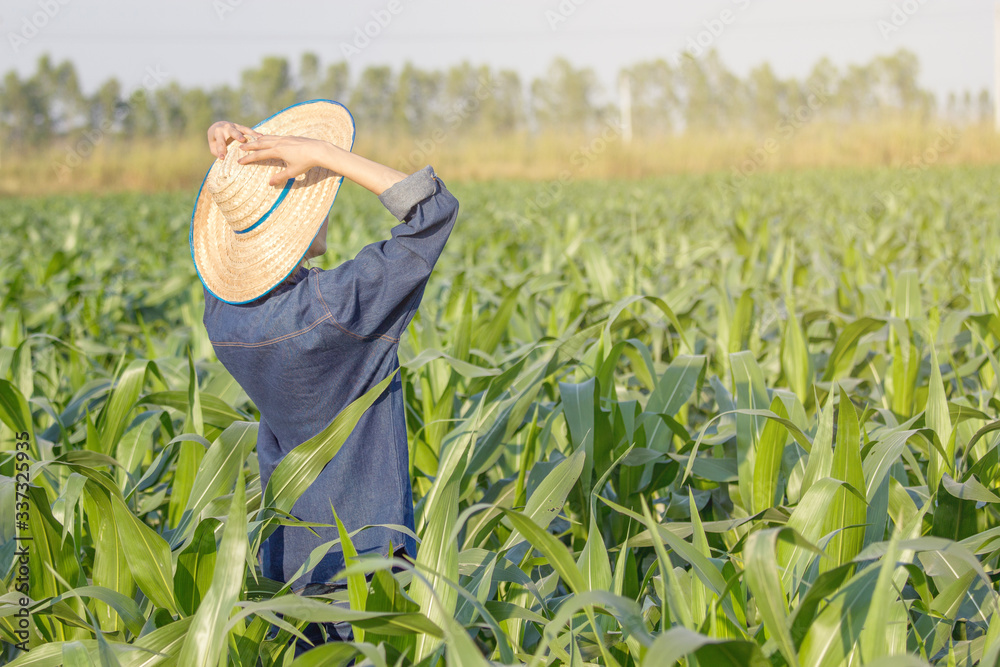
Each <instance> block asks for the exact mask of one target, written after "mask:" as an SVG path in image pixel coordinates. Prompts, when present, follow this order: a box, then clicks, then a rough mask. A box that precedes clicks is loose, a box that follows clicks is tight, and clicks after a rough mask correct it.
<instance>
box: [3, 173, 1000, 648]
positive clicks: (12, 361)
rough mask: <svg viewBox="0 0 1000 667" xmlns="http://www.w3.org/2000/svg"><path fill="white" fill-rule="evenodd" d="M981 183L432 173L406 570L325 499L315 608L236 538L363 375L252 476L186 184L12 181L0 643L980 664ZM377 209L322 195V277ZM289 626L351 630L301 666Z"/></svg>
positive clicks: (379, 216) (985, 320)
mask: <svg viewBox="0 0 1000 667" xmlns="http://www.w3.org/2000/svg"><path fill="white" fill-rule="evenodd" d="M998 175H1000V171H998V170H997V169H996V168H975V169H960V168H948V169H930V170H927V171H925V172H894V171H888V170H883V171H843V170H841V171H813V172H797V173H787V174H780V173H779V174H767V175H759V176H756V177H754V178H752V179H749V180H747V181H746V182H745V183H743V184H741V185H738V186H737V187H735V188H733V187H730V186H729V185H727V179H724V178H722V177H720V176H688V177H681V176H678V177H671V178H665V179H658V180H648V181H637V182H618V181H610V182H607V181H601V182H587V181H578V182H573V183H567V184H563V185H557V186H552V185H545V184H536V183H526V182H507V181H505V182H496V183H480V184H466V185H462V184H451V185H450V187H451V190H452V191H453V192H454V193H455V195H456V196H457V197H458V199H459V200H460V202H461V205H462V208H461V211H460V214H459V219H458V222H457V224H456V226H455V231H454V233H453V235H452V237H451V240H450V241H449V243H448V246H447V248H446V250H445V253H444V255H443V256H442V258H441V260H440V261H439V263H438V265H437V267H436V268H435V270H434V273H433V275H432V277H431V279H430V282H429V284H428V286H427V289H426V292H425V294H424V298H423V301H422V303H421V305H420V308H419V311H418V313H417V315H416V316H415V318H414V320H413V323H412V324H411V326H410V328H409V329H408V330H407V332H406V334H405V335H404V336H403V339H402V341H401V343H400V350H399V356H400V361H401V365H402V378H403V386H404V392H405V397H406V399H405V400H406V412H407V415H406V418H407V429H408V439H409V444H410V466H411V480H412V484H413V490H414V499H415V504H416V506H415V509H416V516H417V522H416V523H417V530H416V537H417V540H418V544H419V548H418V554H417V557H416V563H415V564H412V563H410V562H408V561H403V560H400V559H391V558H386V557H379V556H375V557H370V556H368V555H361V556H359V555H358V554H357V553H356V551H355V550H354V549H353V546H352V538H353V537H354V536H356V535H357V534H358V532H359V531H361V530H365V528H366V527H364V526H344V525H338V526H337V527H338V528H339V535H340V538H339V539H338V540H336V541H335V542H333V543H330V544H328V545H325V547H326V549H329V548H334V549H342V550H343V551H344V553H345V555H346V557H347V561H348V563H349V565H348V567H347V568H346V570H345V571H344V572H343V576H342V578H341V581H346V583H347V589H346V591H344V592H336V593H331V594H326V595H318V596H303V595H295V594H292V593H291V592H290V591H289V589H288V587H287V586H286V585H285V584H283V583H282V582H276V581H271V580H268V579H266V578H264V577H263V576H262V575H261V571H260V566H259V564H258V559H257V553H258V549H259V547H260V543H261V540H262V539H264V538H265V537H266V536H267V535H269V534H270V533H271V531H273V530H274V529H275V528H276V527H277V526H278V525H279V522H280V523H281V524H284V525H295V523H296V519H295V517H294V516H292V515H291V514H290V513H289V512H290V510H291V508H292V506H293V504H294V502H295V500H296V498H298V495H299V494H300V493H301V492H302V490H303V489H304V488H305V487H306V486H307V485H308V482H309V480H311V479H315V477H316V475H317V474H318V473H319V471H320V470H321V469H322V467H323V465H325V463H326V462H327V461H329V460H330V459H331V458H332V457H333V456H334V455H335V454H336V451H337V449H338V447H339V446H340V445H341V444H342V443H343V441H344V440H345V438H346V436H347V435H348V434H349V432H350V430H351V428H352V427H353V425H354V424H355V423H356V422H357V420H358V418H359V417H360V415H361V414H362V413H363V412H364V410H365V409H366V408H367V407H368V405H370V404H371V403H372V402H373V401H374V400H375V399H376V398H377V397H378V395H379V393H380V392H381V390H382V389H384V387H385V385H386V384H387V381H386V382H383V383H382V384H380V385H379V386H377V387H375V389H373V390H372V392H369V393H368V394H367V395H365V396H363V397H362V398H360V399H358V400H357V401H356V402H355V403H353V404H351V405H350V406H349V407H348V408H346V409H345V410H344V411H343V412H342V413H341V414H340V415H338V417H337V418H336V419H335V420H334V421H333V423H331V425H330V426H329V427H328V428H327V429H326V430H324V431H323V432H322V433H320V434H318V435H316V436H315V437H314V438H312V439H311V440H309V441H307V442H305V443H303V444H302V445H300V446H299V448H297V449H296V450H295V452H293V453H292V454H290V455H289V456H288V457H287V459H286V460H285V461H283V464H282V465H281V466H279V467H278V469H277V470H276V471H275V473H274V478H273V479H272V481H271V483H270V484H269V485H268V488H267V489H261V487H260V479H259V474H258V466H257V460H256V453H255V450H254V445H255V442H256V429H257V419H258V418H259V413H258V412H257V411H256V408H255V407H254V406H253V405H252V403H251V402H250V401H249V399H248V398H247V396H246V394H244V393H243V391H242V390H241V389H240V387H239V385H237V384H236V383H235V381H234V380H233V378H232V377H231V376H230V375H229V374H228V373H227V372H226V371H225V369H224V368H223V367H222V366H221V364H220V363H219V362H218V360H217V359H216V358H215V357H214V354H213V350H212V347H211V344H210V342H209V341H208V339H207V337H206V334H205V330H204V326H203V325H202V322H201V317H202V312H203V311H202V309H203V307H204V299H203V295H202V286H201V283H200V282H199V281H198V279H197V277H196V275H195V273H194V267H193V265H192V262H191V257H190V252H189V248H188V245H187V238H188V226H189V224H190V213H191V205H192V204H193V195H194V193H193V192H190V193H189V192H180V193H161V194H156V195H109V196H73V197H49V198H42V199H3V200H0V219H2V220H3V221H4V224H3V227H2V230H0V239H2V241H3V242H2V244H0V259H2V261H0V277H2V280H3V291H2V294H0V314H2V324H0V421H2V425H0V508H2V513H0V514H2V517H3V522H2V524H0V573H2V575H3V584H4V586H5V590H4V595H3V596H2V597H0V636H2V638H3V640H4V653H3V654H2V655H0V662H6V663H7V664H10V665H12V666H18V667H20V666H28V665H31V666H39V667H40V666H44V665H53V666H54V665H67V666H72V667H76V666H84V665H101V666H102V667H104V666H108V665H121V666H122V667H128V666H134V667H138V666H140V665H142V666H152V665H181V666H182V667H189V666H196V665H199V666H200V665H205V666H208V667H214V666H215V665H237V666H241V667H246V666H256V665H262V666H263V667H272V666H275V665H292V666H293V667H308V666H312V665H346V664H349V663H350V662H351V661H352V660H353V661H355V662H356V664H368V665H378V666H379V667H390V666H394V665H424V666H428V667H429V666H433V665H442V664H447V665H463V666H464V665H469V666H473V665H488V664H505V665H506V664H527V665H532V666H540V665H552V664H557V665H606V666H620V667H629V666H647V665H668V666H669V665H676V664H680V665H685V666H696V665H697V666H700V667H715V666H729V665H777V666H786V665H787V666H790V667H817V666H824V667H825V666H831V667H832V666H837V665H851V666H855V665H879V666H883V667H890V666H896V665H898V666H909V665H928V664H931V665H949V666H950V665H955V666H971V665H977V664H978V665H990V666H993V665H997V664H1000V606H998V587H997V580H998V578H1000V577H998V575H1000V569H998V568H1000V565H998V561H1000V539H998V538H1000V513H998V509H1000V507H998V505H1000V447H998V444H1000V387H998V383H1000V360H998V359H1000V299H998V297H1000V295H998V279H1000V262H998V260H1000V225H998V224H997V222H996V220H997V218H998V216H1000V201H998V200H997V199H996V197H995V190H994V187H995V183H996V178H997V176H998ZM890 188H894V189H895V191H896V194H895V196H894V197H882V198H881V199H879V200H878V201H879V202H880V205H879V206H873V205H872V202H873V201H875V199H874V197H875V196H876V195H879V194H880V193H883V192H885V191H887V190H889V189H890ZM880 196H881V195H880ZM882 202H884V204H885V205H884V206H883V205H881V203H882ZM392 222H393V221H392V220H391V216H388V214H387V213H386V212H385V211H384V209H382V208H381V205H380V204H379V203H378V201H377V200H376V199H375V198H374V197H372V196H370V195H369V193H367V192H362V191H361V190H360V188H354V187H350V188H345V189H344V191H343V192H342V194H341V196H340V198H339V199H338V202H337V204H336V206H335V207H334V210H333V214H332V218H331V221H330V225H329V227H330V237H329V246H330V250H329V251H328V252H327V254H326V255H325V256H324V257H322V258H320V260H316V261H314V265H319V266H322V267H325V268H329V267H332V266H335V265H337V264H339V263H340V262H341V261H344V260H346V259H349V258H350V257H353V255H354V254H355V253H356V252H357V251H358V250H360V249H361V247H362V246H363V245H365V244H367V243H370V242H372V241H375V240H377V239H379V238H386V237H387V236H388V229H389V227H390V226H391V224H392ZM334 509H336V508H334ZM25 552H28V553H27V555H25ZM323 553H325V549H323V548H321V549H319V550H317V552H314V554H313V556H312V560H313V562H315V561H318V559H319V558H320V557H322V555H323ZM307 567H308V563H307V564H305V565H304V566H303V568H304V569H303V571H305V568H307ZM331 599H337V600H340V601H344V602H345V604H343V605H339V606H335V605H332V604H330V602H331ZM310 621H313V622H316V621H323V622H334V621H349V622H350V623H351V625H352V628H353V630H354V641H353V642H349V643H343V642H338V643H331V644H323V645H320V646H318V647H316V648H315V649H313V650H311V651H309V652H307V653H304V654H303V655H301V656H299V657H297V658H296V657H295V656H294V654H293V649H292V646H291V643H292V642H293V641H294V639H295V637H296V636H297V635H299V634H300V633H301V630H302V628H303V627H304V626H305V624H306V623H307V622H310ZM272 624H273V625H275V626H277V628H278V634H277V636H276V637H274V638H269V637H268V636H267V633H268V630H269V629H270V628H271V626H272ZM18 647H20V648H21V649H23V648H28V649H30V650H28V651H27V652H25V651H23V650H18Z"/></svg>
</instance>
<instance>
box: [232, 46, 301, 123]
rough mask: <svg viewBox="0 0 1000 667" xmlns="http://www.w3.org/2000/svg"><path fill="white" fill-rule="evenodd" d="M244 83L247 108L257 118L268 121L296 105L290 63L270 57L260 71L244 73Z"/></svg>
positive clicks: (251, 70)
mask: <svg viewBox="0 0 1000 667" xmlns="http://www.w3.org/2000/svg"><path fill="white" fill-rule="evenodd" d="M240 81H241V83H242V90H243V95H244V108H246V109H247V111H248V112H249V113H250V115H251V116H253V117H254V118H266V117H268V116H270V115H272V114H274V113H275V112H277V111H280V110H281V109H284V108H285V107H288V106H291V105H292V104H294V103H295V89H294V87H293V86H292V73H291V68H290V67H289V65H288V60H287V59H285V58H282V57H279V56H267V57H265V58H264V60H263V61H262V62H261V65H260V67H258V68H257V69H248V70H244V71H243V73H242V75H241V77H240Z"/></svg>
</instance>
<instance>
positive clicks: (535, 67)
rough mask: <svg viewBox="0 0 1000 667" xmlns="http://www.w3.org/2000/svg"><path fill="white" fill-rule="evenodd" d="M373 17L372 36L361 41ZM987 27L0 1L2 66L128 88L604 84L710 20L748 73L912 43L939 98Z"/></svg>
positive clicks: (570, 7) (782, 72)
mask: <svg viewBox="0 0 1000 667" xmlns="http://www.w3.org/2000/svg"><path fill="white" fill-rule="evenodd" d="M894 7H895V8H896V13H895V24H893V22H892V21H893V13H894ZM46 8H47V9H48V14H51V16H48V15H46V13H45V11H46ZM560 8H562V9H560ZM723 12H728V13H727V14H724V13H723ZM378 18H381V19H382V23H384V26H383V25H380V24H379V23H376V22H375V21H376V19H378ZM563 19H564V20H563ZM724 21H725V22H724ZM879 21H884V22H885V23H883V24H881V25H882V27H881V28H880V24H879ZM706 22H708V25H707V26H706ZM366 25H367V28H368V31H369V33H370V34H373V35H374V36H373V37H371V38H370V41H369V42H368V43H367V44H365V43H364V42H362V41H356V38H357V32H356V31H357V30H359V29H360V30H362V31H363V30H364V29H365V28H366ZM37 26H40V27H38V28H37V30H34V28H36V27H37ZM887 26H891V27H892V28H893V29H892V30H891V31H890V30H889V29H888V28H887ZM710 27H714V28H715V29H716V33H717V34H715V35H710V34H709V32H707V30H708V28H710ZM720 28H721V29H720ZM897 28H898V29H897ZM993 29H994V1H993V0H949V1H948V2H945V1H944V0H706V1H704V2H696V1H691V0H687V1H684V2H682V1H681V0H660V1H655V0H464V1H462V2H458V1H456V0H452V1H451V2H445V1H444V0H352V1H351V2H346V1H342V0H325V1H321V0H292V1H286V2H277V0H169V1H161V2H153V1H152V0H100V1H98V0H3V2H2V3H0V35H2V37H3V40H2V43H0V73H2V72H6V71H7V70H9V69H11V68H12V67H13V68H15V69H17V70H18V71H19V72H22V73H28V72H31V71H33V69H34V65H35V61H36V60H37V58H38V56H39V55H40V54H42V53H45V52H49V53H51V54H52V55H53V56H54V57H55V58H56V59H57V60H62V59H63V58H70V59H71V60H72V61H73V62H74V63H75V64H76V66H77V70H78V73H79V74H80V77H81V83H82V85H83V87H84V90H85V92H88V93H89V92H93V90H94V89H95V88H96V87H97V85H98V84H99V83H101V82H102V81H104V80H105V79H107V78H108V77H110V76H117V77H118V78H119V80H120V81H122V83H123V84H124V85H125V88H126V90H132V89H134V88H135V87H137V86H138V85H139V84H140V82H141V81H142V78H143V75H144V72H145V71H146V68H147V67H154V68H159V70H160V71H161V72H164V73H165V74H166V75H167V77H168V78H171V79H177V80H178V81H180V82H181V83H182V84H183V85H200V86H211V85H215V84H219V83H232V84H236V83H238V81H239V73H240V71H241V70H242V69H244V68H246V67H251V66H255V65H257V64H258V63H259V61H260V58H261V57H262V56H263V55H268V54H276V55H285V56H287V57H289V58H290V59H292V61H293V63H294V64H297V62H298V57H299V56H300V55H301V54H302V53H303V52H305V51H313V52H315V53H317V54H318V55H319V56H320V60H321V62H322V63H323V64H324V65H326V64H329V63H332V62H335V61H338V60H345V59H346V60H347V62H348V64H349V65H350V68H351V74H352V76H354V77H356V76H357V74H358V73H359V72H360V70H361V69H363V68H364V67H365V66H367V65H372V64H379V65H381V64H389V65H392V66H393V67H394V68H395V69H398V68H399V67H400V66H401V65H402V64H403V63H404V62H406V61H407V60H409V61H411V62H413V63H414V64H415V65H416V66H418V67H422V68H444V67H447V66H449V65H452V64H457V63H459V62H461V61H462V60H468V61H469V62H471V63H473V64H489V65H493V66H497V67H504V68H511V69H515V70H517V71H518V72H519V73H520V74H521V75H522V79H523V80H524V81H525V82H526V83H527V82H528V81H529V80H530V79H531V78H533V77H535V76H538V75H540V74H542V73H543V72H544V70H545V68H546V67H547V66H548V64H549V63H550V62H551V61H552V59H553V58H554V57H556V56H565V57H567V58H569V59H570V60H571V61H572V62H573V63H574V64H575V65H577V66H588V67H592V68H594V69H595V71H596V72H597V74H598V76H599V77H600V79H601V81H602V82H603V83H604V84H605V85H606V86H607V85H610V84H611V83H612V82H613V81H614V77H615V75H616V73H617V72H618V70H619V68H621V67H622V66H626V65H630V64H634V63H636V62H640V61H644V60H651V59H655V58H667V59H672V58H673V57H674V56H675V55H676V54H677V53H678V52H679V51H680V50H681V49H683V48H685V46H686V45H687V44H688V40H689V39H697V38H698V36H699V33H700V32H702V31H706V32H705V33H704V34H703V35H702V36H701V38H702V41H703V42H704V43H710V44H711V46H714V47H715V48H717V49H718V51H719V53H720V55H721V57H722V59H723V61H724V62H725V63H726V65H727V66H728V67H729V68H730V69H732V70H733V71H735V72H736V73H737V74H738V75H741V76H742V75H745V74H746V73H747V72H748V71H749V70H750V69H752V68H753V67H755V66H757V65H759V64H760V63H762V62H764V61H767V62H770V63H771V64H772V66H773V67H774V68H775V70H776V71H777V73H778V75H779V76H781V77H790V76H795V77H802V76H804V75H805V74H806V73H807V72H808V71H809V69H810V68H811V67H812V66H813V64H814V63H815V62H816V61H817V60H819V59H820V58H821V57H823V56H828V57H830V59H831V60H832V61H833V62H834V63H836V64H837V65H838V66H840V67H844V66H845V65H847V64H850V63H863V62H867V61H869V60H870V59H871V58H873V57H874V56H877V55H883V54H888V53H892V52H894V51H895V50H897V49H898V48H901V47H905V48H908V49H910V50H912V51H914V52H915V53H917V55H918V56H919V58H920V62H921V66H922V71H921V82H922V85H923V86H924V87H926V88H929V89H930V90H932V91H933V92H935V93H936V94H938V96H939V101H941V102H942V103H943V102H944V99H943V98H944V95H946V94H947V93H948V92H949V91H956V92H961V91H963V90H964V89H966V88H969V89H971V90H973V92H978V91H979V90H981V89H982V88H984V87H989V88H990V89H991V90H992V89H993V80H994V68H993V61H994V41H993V40H994V37H993ZM34 33H37V34H34ZM25 35H27V36H28V37H29V38H27V39H25ZM359 45H360V47H361V48H358V46H359ZM345 48H350V49H356V51H352V52H351V53H350V55H349V56H348V57H346V58H345V56H344V54H343V50H344V49H345Z"/></svg>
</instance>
